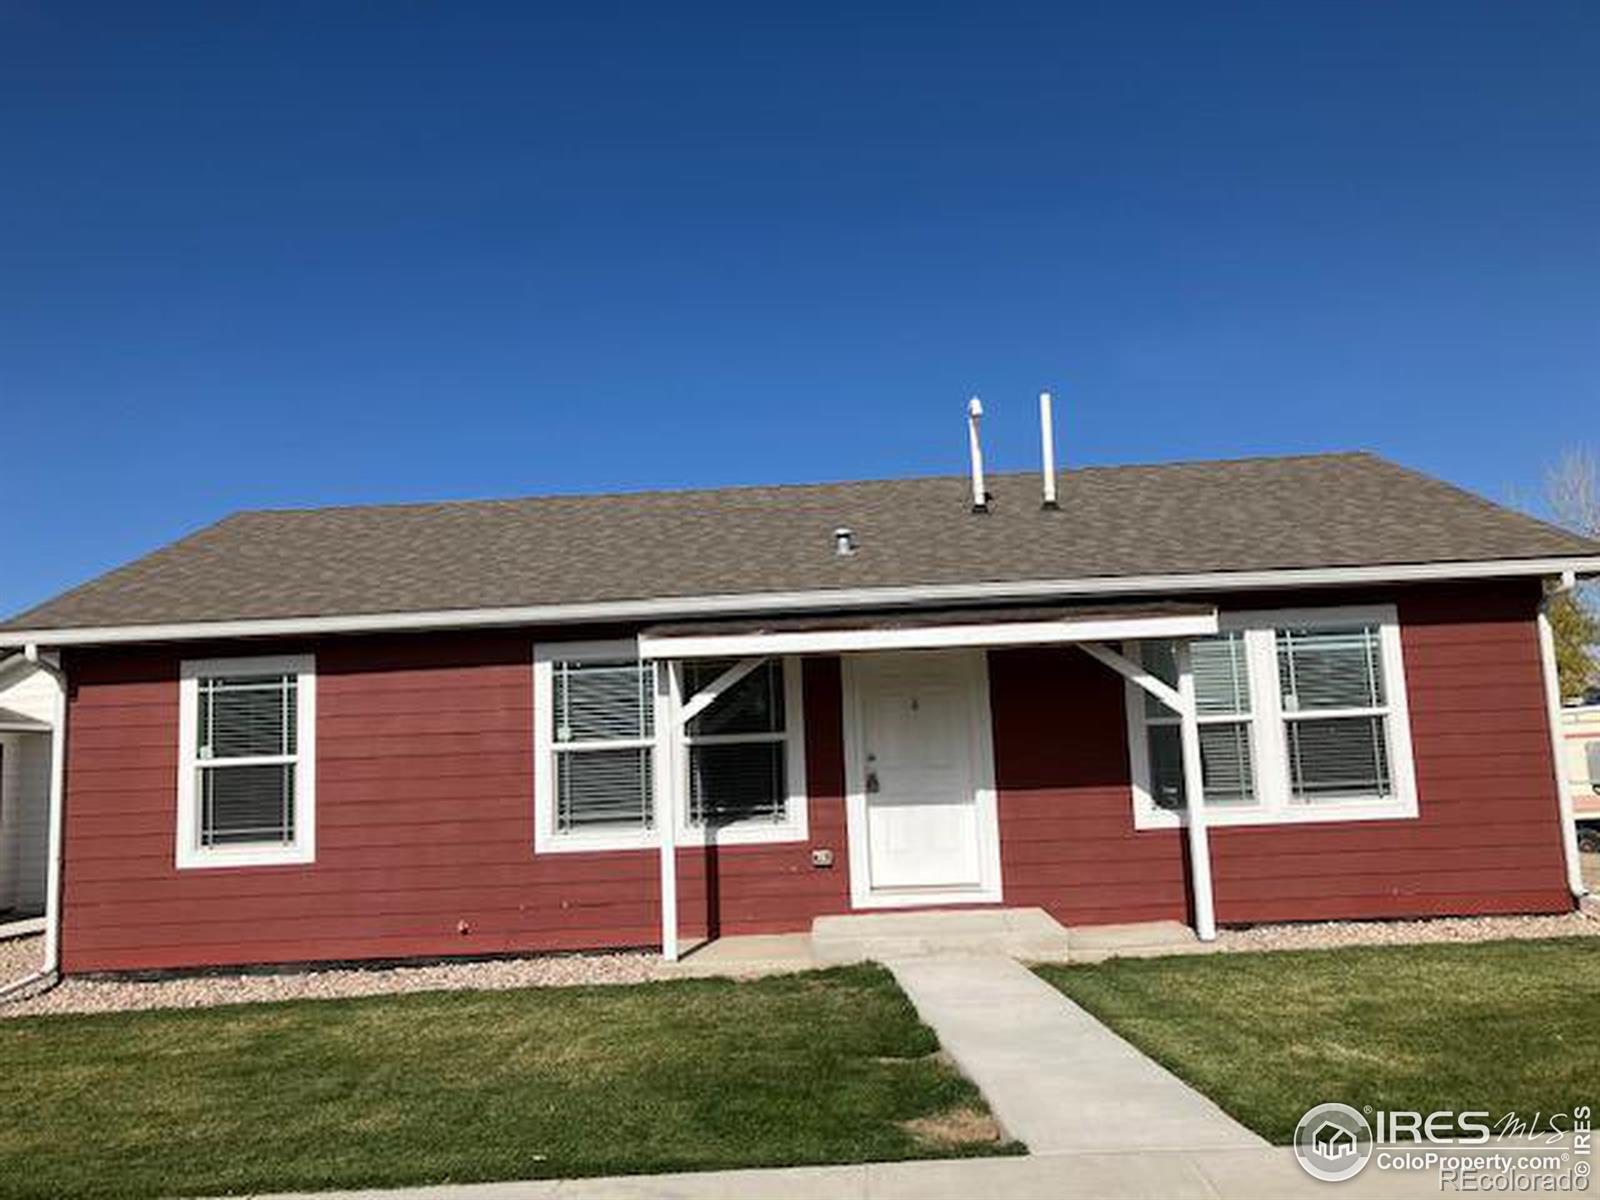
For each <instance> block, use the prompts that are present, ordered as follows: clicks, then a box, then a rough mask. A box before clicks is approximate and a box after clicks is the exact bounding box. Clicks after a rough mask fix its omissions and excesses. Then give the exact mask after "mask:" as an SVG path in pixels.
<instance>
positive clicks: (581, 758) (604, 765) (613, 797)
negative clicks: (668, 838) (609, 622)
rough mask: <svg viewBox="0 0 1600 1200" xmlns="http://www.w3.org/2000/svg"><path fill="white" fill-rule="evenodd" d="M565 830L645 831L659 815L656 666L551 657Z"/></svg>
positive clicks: (560, 817)
mask: <svg viewBox="0 0 1600 1200" xmlns="http://www.w3.org/2000/svg"><path fill="white" fill-rule="evenodd" d="M551 699H552V704H553V711H552V718H553V720H554V722H555V736H554V740H553V744H552V751H553V753H554V755H555V807H556V820H555V827H556V832H557V833H558V834H572V833H578V834H582V833H586V832H606V831H618V830H622V831H639V830H646V829H649V828H650V826H651V824H652V823H653V822H654V820H655V711H656V709H655V667H654V665H653V664H650V663H643V662H639V661H638V660H637V659H634V660H631V661H620V662H619V661H612V660H608V659H605V658H566V659H557V660H556V661H555V662H553V663H552V664H551Z"/></svg>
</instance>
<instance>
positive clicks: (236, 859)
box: [176, 654, 317, 870]
mask: <svg viewBox="0 0 1600 1200" xmlns="http://www.w3.org/2000/svg"><path fill="white" fill-rule="evenodd" d="M211 675H293V676H295V677H296V686H295V775H294V803H295V813H294V841H292V842H289V843H288V844H286V845H260V846H249V845H238V846H202V845H201V844H200V794H199V788H198V787H197V786H196V784H197V782H198V771H199V767H200V762H201V760H200V757H199V753H198V740H199V739H198V732H199V731H198V726H199V720H200V680H201V679H202V678H204V677H206V676H211ZM176 857H177V865H178V869H179V870H194V869H197V868H209V867H268V866H285V865H293V864H297V863H310V862H315V861H316V858H317V660H316V656H315V655H311V654H294V655H270V656H262V657H252V658H201V659H186V660H184V661H183V662H182V663H181V664H180V665H179V670H178V829H177V856H176Z"/></svg>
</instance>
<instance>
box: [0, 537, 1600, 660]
mask: <svg viewBox="0 0 1600 1200" xmlns="http://www.w3.org/2000/svg"><path fill="white" fill-rule="evenodd" d="M1566 572H1572V573H1574V574H1575V575H1578V576H1585V577H1588V576H1595V575H1600V555H1579V556H1563V557H1555V558H1548V557H1547V558H1514V559H1485V560H1475V561H1463V562H1443V563H1386V564H1377V565H1370V566H1346V567H1291V568H1282V569H1274V570H1262V571H1213V572H1198V573H1192V574H1180V575H1122V576H1106V577H1093V578H1087V579H1051V580H1018V581H1012V582H1003V583H956V584H921V585H909V586H895V587H873V588H848V589H821V590H813V591H803V592H755V593H747V594H729V595H709V596H668V597H656V598H647V599H633V600H600V601H592V602H584V603H575V604H541V605H526V606H518V607H503V608H473V609H445V610H440V611H434V612H375V613H352V614H344V615H338V616H295V617H264V618H251V619H241V620H226V621H188V622H176V623H171V624H154V623H152V624H141V625H108V626H83V627H78V628H62V629H50V628H36V629H29V628H17V629H0V649H4V648H10V647H17V646H27V645H37V646H95V645H113V644H127V643H138V642H174V641H221V640H231V639H235V638H267V637H307V636H317V635H323V634H347V633H348V634H353V633H383V632H409V631H423V630H432V629H479V628H494V627H505V626H515V625H580V624H600V623H605V622H627V621H659V620H666V619H679V618H694V617H708V616H739V615H747V614H759V613H774V612H817V611H822V610H830V609H832V610H848V609H863V608H894V607H902V606H907V605H917V606H926V605H938V604H951V605H960V604H985V603H995V602H1003V601H1026V600H1068V599H1075V598H1080V597H1086V596H1127V595H1163V594H1171V593H1195V592H1237V591H1258V590H1273V589H1284V588H1322V587H1352V586H1362V585H1368V584H1405V583H1427V582H1447V581H1451V580H1471V579H1505V578H1527V577H1542V576H1559V575H1561V574H1563V573H1566Z"/></svg>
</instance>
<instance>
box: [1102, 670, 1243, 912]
mask: <svg viewBox="0 0 1600 1200" xmlns="http://www.w3.org/2000/svg"><path fill="white" fill-rule="evenodd" d="M1078 644H1079V645H1080V646H1081V647H1082V648H1083V651H1084V653H1086V654H1088V655H1089V656H1090V657H1091V658H1093V659H1095V660H1096V661H1097V662H1102V663H1104V664H1105V665H1106V666H1108V667H1110V668H1111V669H1112V670H1113V671H1115V672H1116V673H1117V674H1118V675H1121V676H1122V677H1123V678H1124V679H1126V680H1128V682H1130V683H1132V684H1134V685H1135V686H1137V687H1139V688H1142V689H1143V690H1144V691H1146V692H1148V693H1149V694H1150V695H1152V696H1154V697H1155V698H1156V699H1157V700H1159V701H1161V703H1163V704H1165V705H1166V706H1167V707H1168V708H1170V709H1172V710H1173V711H1174V712H1176V713H1177V714H1178V717H1179V721H1180V723H1179V733H1180V736H1181V739H1182V744H1183V794H1184V796H1185V798H1186V799H1187V802H1188V803H1187V807H1188V813H1187V818H1188V819H1187V820H1186V821H1185V822H1184V828H1185V829H1186V831H1187V833H1188V839H1189V880H1190V884H1191V890H1192V892H1193V896H1194V931H1195V933H1196V934H1197V935H1198V936H1199V938H1200V940H1201V941H1202V942H1210V941H1215V940H1216V936H1217V916H1216V902H1215V898H1214V896H1213V893H1212V889H1211V838H1210V833H1209V831H1208V829H1207V827H1206V806H1205V786H1204V784H1203V783H1202V778H1203V767H1202V764H1201V759H1200V722H1199V720H1198V718H1197V715H1196V714H1197V713H1198V711H1199V710H1198V708H1197V707H1196V705H1195V691H1194V668H1193V666H1192V664H1191V663H1190V661H1189V643H1188V642H1187V641H1184V640H1182V639H1179V640H1178V642H1177V660H1178V687H1177V690H1176V691H1174V690H1173V689H1172V687H1170V686H1169V685H1168V684H1167V683H1166V682H1165V681H1164V680H1161V679H1158V678H1156V676H1154V675H1152V674H1151V673H1150V672H1149V671H1147V670H1146V669H1145V668H1144V667H1143V666H1141V665H1140V664H1139V663H1136V662H1134V661H1133V660H1132V659H1130V658H1128V657H1127V656H1126V655H1124V654H1121V653H1119V652H1118V651H1116V650H1113V649H1112V648H1111V647H1110V646H1106V645H1101V644H1098V643H1095V642H1080V643H1078Z"/></svg>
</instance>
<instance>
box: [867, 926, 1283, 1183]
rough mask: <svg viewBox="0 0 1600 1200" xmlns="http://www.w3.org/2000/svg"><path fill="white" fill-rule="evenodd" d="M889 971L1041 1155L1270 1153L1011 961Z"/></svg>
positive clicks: (1003, 1119) (941, 960)
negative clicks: (1219, 1151) (1184, 1151)
mask: <svg viewBox="0 0 1600 1200" xmlns="http://www.w3.org/2000/svg"><path fill="white" fill-rule="evenodd" d="M885 965H886V966H887V967H888V968H889V969H890V970H891V971H893V972H894V976H895V978H896V979H897V980H898V981H899V983H900V986H901V987H902V988H903V989H905V992H906V994H907V995H908V996H910V997H911V1002H912V1003H913V1004H915V1005H916V1006H917V1012H918V1013H920V1014H921V1016H922V1019H923V1020H924V1021H926V1022H927V1023H928V1024H929V1025H931V1026H933V1030H934V1032H935V1033H937V1034H938V1035H939V1041H940V1042H941V1043H943V1045H944V1048H945V1050H946V1051H947V1052H948V1053H949V1054H950V1056H951V1057H952V1058H954V1059H955V1060H956V1062H957V1064H959V1065H960V1067H961V1069H962V1070H963V1071H964V1072H965V1073H966V1074H967V1077H968V1078H970V1079H971V1080H972V1081H973V1082H974V1083H976V1084H977V1085H978V1087H979V1089H980V1090H981V1091H982V1092H983V1095H984V1098H985V1099H986V1100H988V1102H989V1106H990V1108H992V1109H993V1110H994V1113H995V1116H996V1117H998V1118H999V1120H1000V1123H1001V1125H1003V1126H1004V1127H1005V1129H1006V1130H1007V1132H1009V1133H1010V1134H1011V1135H1012V1136H1014V1137H1016V1138H1018V1139H1020V1140H1021V1141H1023V1142H1025V1143H1027V1146H1028V1148H1029V1149H1030V1150H1031V1151H1033V1153H1035V1154H1053V1153H1064V1152H1080V1153H1081V1152H1095V1153H1105V1152H1110V1153H1117V1152H1126V1151H1134V1150H1162V1151H1172V1150H1250V1149H1261V1148H1264V1147H1265V1146H1266V1145H1267V1143H1266V1142H1265V1141H1263V1140H1262V1139H1261V1138H1260V1137H1258V1136H1257V1135H1256V1134H1254V1133H1252V1132H1251V1131H1250V1130H1248V1129H1246V1128H1245V1127H1244V1126H1243V1125H1241V1124H1239V1123H1238V1122H1237V1121H1235V1120H1234V1119H1233V1118H1232V1117H1230V1116H1228V1115H1227V1113H1225V1112H1223V1111H1222V1109H1220V1108H1218V1107H1217V1106H1216V1105H1215V1104H1214V1103H1212V1102H1211V1101H1210V1100H1208V1099H1207V1098H1206V1097H1204V1096H1202V1095H1201V1094H1200V1093H1199V1092H1197V1091H1195V1090H1194V1089H1193V1088H1191V1087H1190V1086H1189V1085H1188V1084H1186V1083H1184V1082H1183V1081H1182V1080H1181V1079H1179V1078H1178V1077H1177V1076H1176V1075H1173V1074H1172V1073H1171V1072H1170V1071H1167V1070H1166V1069H1165V1068H1163V1067H1160V1066H1157V1065H1156V1064H1155V1063H1154V1062H1152V1061H1151V1060H1150V1059H1148V1058H1146V1057H1145V1056H1144V1055H1143V1054H1141V1053H1140V1052H1139V1051H1138V1050H1135V1049H1134V1048H1133V1047H1132V1046H1131V1045H1129V1044H1128V1043H1127V1042H1125V1041H1123V1040H1122V1039H1121V1038H1120V1037H1118V1036H1117V1035H1116V1034H1114V1033H1112V1032H1111V1031H1110V1030H1109V1029H1107V1028H1106V1027H1105V1026H1104V1025H1102V1024H1100V1022H1099V1021H1096V1020H1095V1019H1094V1018H1093V1017H1091V1016H1089V1014H1088V1013H1086V1012H1084V1011H1083V1009H1081V1008H1079V1007H1078V1006H1077V1005H1076V1004H1073V1003H1072V1002H1071V1001H1070V1000H1068V999H1067V998H1066V997H1065V996H1063V995H1062V994H1061V993H1060V992H1058V991H1056V989H1055V988H1053V987H1051V986H1050V985H1049V984H1047V983H1045V982H1044V980H1042V979H1040V978H1039V977H1038V976H1037V975H1035V974H1034V973H1033V972H1032V971H1029V970H1028V969H1027V968H1025V967H1023V966H1021V965H1019V964H1018V963H1016V962H1015V961H1013V960H1012V959H1010V958H1003V957H999V956H996V957H989V958H983V957H975V956H967V957H942V956H941V957H931V958H907V959H899V960H895V961H891V962H888V963H886V964H885Z"/></svg>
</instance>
